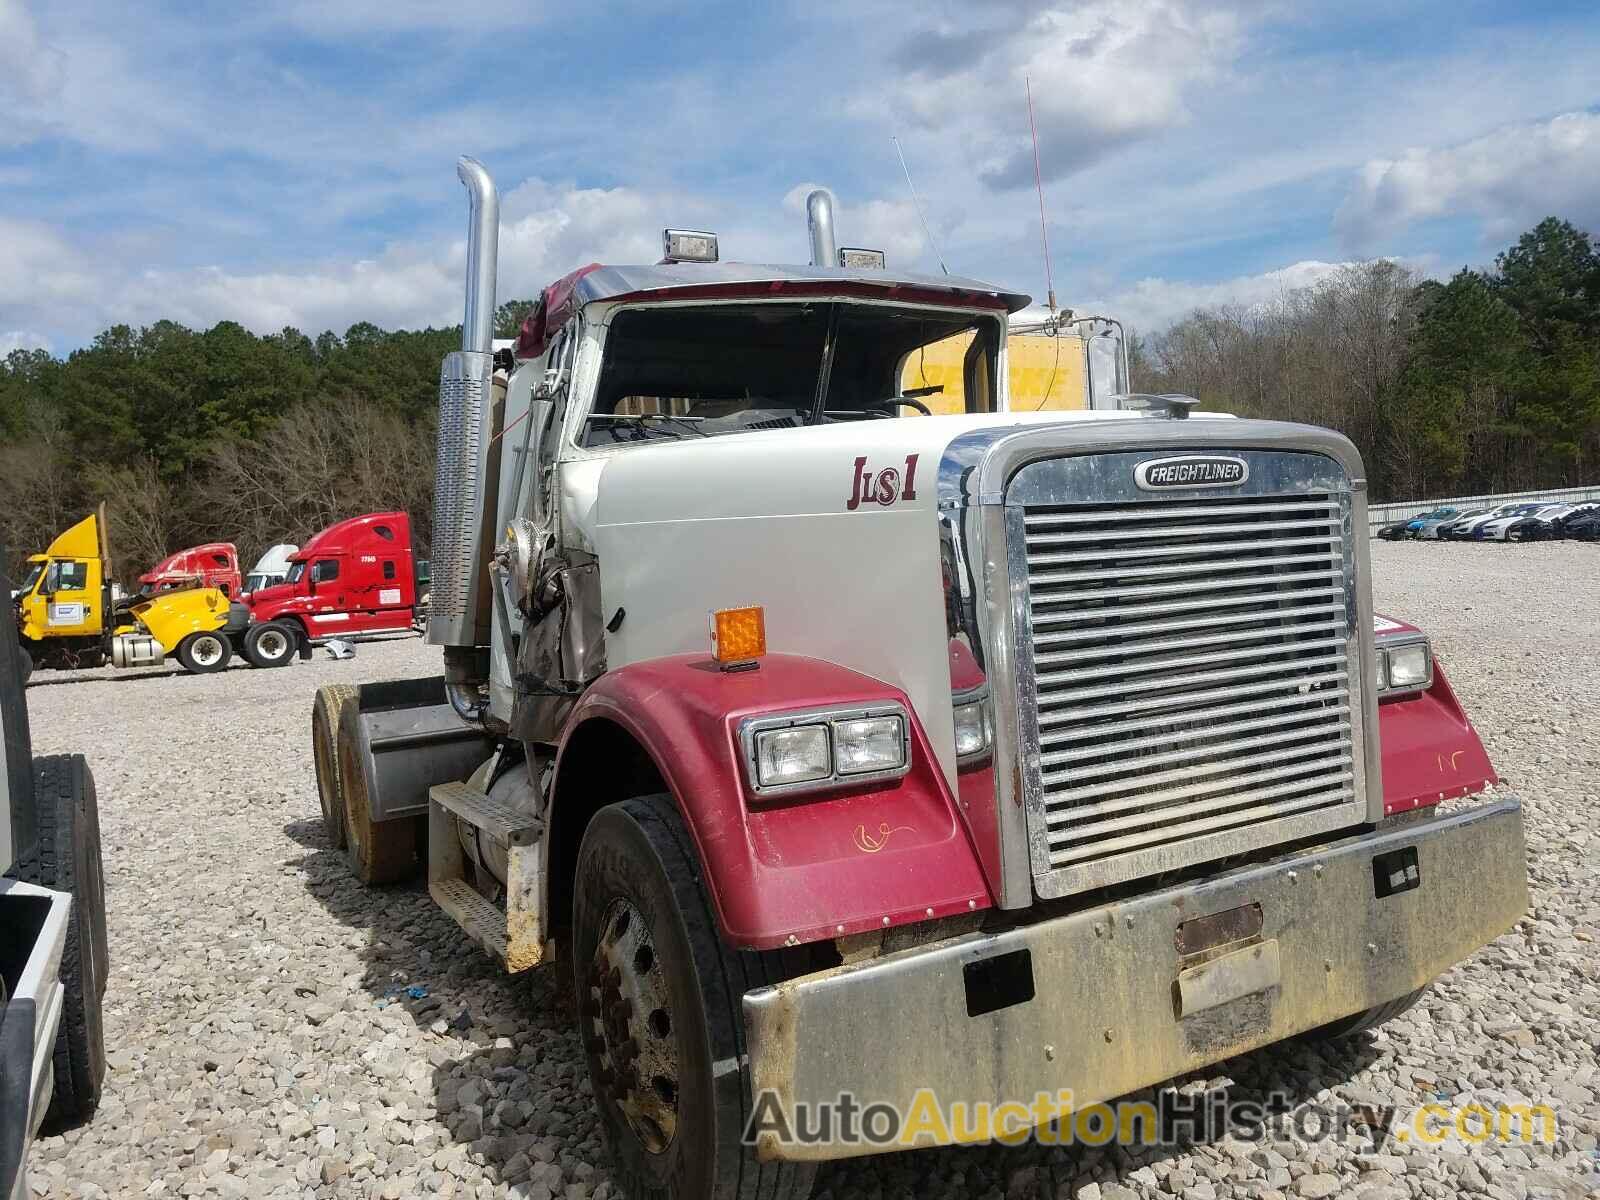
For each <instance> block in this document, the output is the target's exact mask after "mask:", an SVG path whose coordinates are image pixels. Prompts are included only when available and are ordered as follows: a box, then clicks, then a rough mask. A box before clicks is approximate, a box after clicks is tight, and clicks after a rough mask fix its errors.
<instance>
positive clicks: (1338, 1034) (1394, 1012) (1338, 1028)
mask: <svg viewBox="0 0 1600 1200" xmlns="http://www.w3.org/2000/svg"><path fill="white" fill-rule="evenodd" d="M1427 991H1428V985H1427V984H1423V985H1422V986H1421V987H1419V988H1418V989H1417V990H1416V991H1414V992H1407V993H1406V994H1405V995H1404V996H1397V997H1395V998H1394V999H1393V1000H1390V1001H1389V1002H1388V1003H1386V1004H1379V1005H1377V1006H1375V1007H1373V1008H1369V1009H1365V1010H1363V1011H1362V1012H1358V1013H1351V1014H1350V1015H1349V1016H1348V1017H1341V1018H1340V1019H1339V1020H1337V1021H1329V1022H1328V1023H1327V1024H1326V1025H1319V1026H1317V1027H1316V1028H1315V1029H1308V1030H1307V1031H1306V1032H1305V1033H1303V1034H1301V1035H1300V1036H1301V1037H1302V1038H1304V1039H1305V1040H1306V1041H1308V1042H1331V1041H1335V1040H1337V1039H1339V1038H1347V1037H1349V1036H1350V1035H1352V1034H1356V1033H1360V1032H1361V1031H1362V1030H1363V1029H1376V1028H1377V1027H1378V1026H1379V1025H1382V1024H1385V1023H1386V1022H1388V1021H1392V1020H1394V1019H1395V1018H1396V1017H1398V1016H1399V1015H1400V1014H1401V1013H1403V1012H1405V1011H1406V1010H1407V1009H1408V1008H1410V1007H1411V1006H1412V1005H1413V1004H1415V1003H1416V1002H1417V1001H1418V1000H1421V999H1422V997H1423V996H1424V995H1426V994H1427Z"/></svg>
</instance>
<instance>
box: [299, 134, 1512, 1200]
mask: <svg viewBox="0 0 1600 1200" xmlns="http://www.w3.org/2000/svg"><path fill="white" fill-rule="evenodd" d="M460 174H461V178H462V180H463V182H464V183H465V184H466V186H467V188H468V192H469V195H470V197H471V201H472V219H471V223H470V240H469V246H468V282H467V307H466V319H465V322H464V332H463V349H462V350H461V352H459V353H456V354H452V355H451V356H450V357H449V358H448V359H447V360H446V362H445V364H444V367H443V370H442V374H441V382H440V419H439V445H438V472H437V497H436V507H435V514H434V537H433V545H432V555H431V563H432V573H433V579H432V588H431V591H432V596H431V600H432V605H431V612H430V620H429V626H428V636H429V639H430V640H431V641H432V642H433V643H434V644H436V645H438V646H439V647H440V648H441V651H442V654H441V658H442V663H441V666H442V671H441V673H440V674H439V675H438V676H436V677H434V678H432V679H422V680H409V681H399V682H395V683H389V684H379V685H372V686H370V687H367V688H362V689H352V688H346V689H325V690H324V692H323V693H321V694H319V696H318V697H317V703H316V707H315V709H314V714H313V730H314V745H315V750H316V761H317V764H318V778H319V784H320V788H321V791H322V797H323V806H324V814H325V817H326V819H327V821H328V826H329V832H330V836H331V837H332V838H333V839H334V840H335V842H337V843H339V844H343V845H346V846H347V847H348V850H349V853H350V858H351V861H352V863H353V865H354V866H355V868H356V870H357V871H358V873H359V874H360V875H361V877H362V878H363V879H365V880H367V881H369V882H381V881H384V880H389V879H394V878H399V877H402V876H404V875H406V874H409V873H412V872H420V871H424V870H425V871H426V873H427V877H428V886H429V890H430V892H431V894H432V895H433V897H434V898H435V900H436V901H437V902H438V903H439V905H440V906H441V907H443V908H444V909H445V910H446V911H447V912H449V913H450V914H451V915H452V916H453V917H454V918H455V919H456V921H457V922H459V924H460V925H461V927H462V929H463V931H464V933H465V934H466V935H467V936H471V937H473V938H475V939H476V940H477V941H479V942H480V943H481V944H482V945H483V946H484V947H485V948H486V950H487V951H488V952H489V953H491V954H492V955H494V956H495V957H496V958H497V959H499V960H500V961H501V962H503V963H504V964H505V966H506V967H507V969H509V970H512V971H518V970H525V969H528V968H531V967H534V966H536V965H538V964H542V963H553V966H552V967H551V968H550V969H556V970H564V971H569V972H571V976H572V979H573V983H574V986H575V988H576V996H577V1020H578V1024H579V1032H580V1034H581V1036H582V1038H583V1042H584V1046H585V1051H586V1054H587V1058H588V1065H589V1074H590V1080H591V1083H592V1085H593V1090H594V1095H595V1102H596V1104H597V1106H598V1108H599V1111H600V1115H601V1118H602V1124H603V1127H604V1129H605V1131H606V1134H607V1137H608V1140H609V1142H610V1145H611V1148H612V1151H613V1154H614V1157H615V1166H614V1170H615V1172H616V1174H617V1176H618V1177H619V1179H620V1181H621V1182H623V1184H624V1186H625V1190H627V1191H628V1192H629V1193H630V1194H633V1195H646V1194H648V1195H657V1194H664V1195H670V1196H673V1197H681V1198H683V1200H689V1198H691V1197H693V1198H695V1200H700V1198H702V1197H707V1196H710V1197H717V1198H731V1197H778V1196H800V1195H804V1194H805V1193H806V1192H807V1191H808V1190H809V1187H810V1180H811V1177H812V1173H813V1170H814V1165H815V1163H816V1162H817V1161H818V1160H823V1159H828V1158H837V1157H842V1156H849V1155H856V1154H869V1153H878V1152H882V1151H885V1150H891V1149H901V1148H905V1147H907V1146H911V1145H927V1144H936V1143H939V1142H942V1141H948V1140H953V1138H954V1135H953V1134H952V1133H951V1131H950V1126H949V1125H948V1124H946V1125H943V1126H940V1125H937V1124H935V1125H933V1126H931V1127H930V1126H927V1125H924V1126H922V1127H921V1131H920V1132H918V1133H917V1134H916V1135H915V1136H910V1135H908V1136H905V1137H902V1138H899V1139H898V1140H896V1139H893V1138H891V1139H889V1140H888V1141H887V1142H885V1141H884V1140H883V1139H881V1138H880V1139H876V1140H875V1139H874V1138H872V1137H864V1136H862V1135H861V1133H860V1130H859V1127H856V1128H855V1129H854V1131H853V1132H852V1131H851V1130H850V1129H848V1128H847V1124H848V1123H847V1122H844V1121H842V1120H835V1121H833V1122H831V1123H828V1124H826V1127H825V1129H824V1131H823V1132H822V1133H820V1134H819V1133H816V1130H817V1129H818V1128H819V1124H818V1122H817V1120H816V1114H817V1113H819V1112H820V1111H821V1109H822V1108H824V1107H826V1106H838V1105H839V1104H840V1101H841V1098H847V1101H848V1103H849V1104H850V1105H853V1106H854V1111H855V1112H856V1113H860V1112H861V1111H862V1110H863V1109H864V1108H866V1107H868V1106H874V1105H876V1106H882V1111H887V1112H892V1113H896V1114H900V1115H901V1118H903V1119H905V1120H909V1117H908V1116H907V1115H906V1114H908V1113H910V1112H911V1111H912V1109H913V1106H914V1105H915V1104H916V1103H917V1101H918V1098H919V1097H920V1096H932V1097H934V1098H935V1099H936V1102H937V1104H938V1105H939V1106H941V1111H943V1112H946V1113H948V1112H949V1111H950V1106H952V1105H954V1104H957V1103H960V1104H963V1105H965V1106H967V1107H966V1111H967V1112H969V1113H971V1112H973V1111H977V1110H978V1109H983V1111H989V1112H995V1111H1000V1110H1001V1109H1002V1108H1004V1109H1005V1111H1010V1112H1015V1111H1016V1109H1015V1106H1017V1105H1020V1106H1022V1108H1023V1109H1024V1110H1026V1111H1029V1112H1035V1111H1037V1110H1035V1109H1033V1108H1031V1106H1032V1104H1033V1103H1034V1101H1035V1100H1036V1098H1038V1097H1040V1096H1046V1097H1058V1096H1060V1095H1062V1094H1063V1093H1067V1094H1069V1095H1070V1096H1071V1098H1072V1103H1073V1104H1074V1105H1076V1106H1083V1105H1087V1104H1089V1103H1092V1102H1095V1101H1100V1100H1107V1099H1112V1098H1115V1097H1118V1096H1121V1095H1124V1094H1126V1093H1128V1092H1130V1091H1132V1090H1135V1089H1138V1088H1141V1087H1146V1086H1149V1085H1152V1084H1156V1083H1159V1082H1160V1081H1162V1080H1165V1079H1168V1078H1171V1077H1172V1076H1174V1075H1178V1074H1181V1073H1184V1072H1189V1071H1193V1070H1196V1069H1199V1068H1202V1067H1204V1066H1205V1065H1207V1064H1210V1063H1215V1062H1218V1061H1220V1060H1222V1059H1225V1058H1228V1057H1231V1056H1233V1055H1236V1054H1239V1053H1243V1052H1246V1051H1249V1050H1253V1049H1255V1048H1257V1047H1260V1046H1264V1045H1267V1044H1269V1043H1272V1042H1277V1041H1280V1040H1282V1039H1284V1038H1288V1037H1293V1036H1310V1037H1319V1038H1332V1037H1338V1036H1343V1035H1345V1034H1348V1033H1350V1032H1352V1031H1353V1030H1356V1029H1359V1028H1363V1027H1366V1026H1368V1025H1371V1024H1375V1023H1378V1022H1381V1021H1383V1020H1386V1019H1389V1018H1390V1017H1392V1016H1394V1015H1395V1014H1397V1013H1398V1012H1400V1011H1402V1010H1403V1009H1404V1008H1405V1007H1407V1006H1408V1005H1410V1004H1412V1003H1414V1002H1415V1001H1416V1000H1417V999H1418V998H1419V997H1420V996H1421V995H1422V994H1423V992H1424V990H1425V989H1426V987H1427V985H1428V983H1429V981H1430V980H1431V979H1433V978H1434V977H1435V976H1436V975H1438V974H1439V973H1440V972H1442V971H1445V970H1447V969H1448V968H1449V967H1450V966H1451V965H1452V964H1454V963H1456V962H1458V961H1459V960H1461V959H1462V958H1464V957H1466V956H1467V955H1469V954H1471V953H1473V952H1474V951H1475V950H1477V949H1478V948H1479V947H1480V946H1482V945H1483V944H1484V943H1485V942H1487V941H1489V940H1490V939H1491V938H1493V937H1495V936H1496V935H1498V934H1500V933H1502V932H1504V931H1505V930H1506V929H1507V928H1509V927H1510V926H1511V925H1512V924H1513V923H1514V922H1515V921H1516V920H1517V919H1518V918H1519V917H1520V916H1521V914H1522V913H1523V911H1524V910H1525V908H1526V906H1527V900H1528V897H1527V883H1526V875H1525V866H1524V851H1523V833H1522V815H1521V810H1520V807H1519V806H1518V804H1517V802H1516V801H1515V800H1513V799H1509V798H1506V797H1504V796H1501V797H1498V798H1494V799H1490V800H1486V801H1485V802H1483V803H1480V804H1478V805H1476V806H1472V807H1468V808H1466V809H1464V810H1462V811H1456V812H1452V813H1451V814H1449V815H1447V816H1436V815H1434V814H1435V813H1436V812H1437V805H1438V803H1439V801H1441V800H1442V799H1444V798H1446V797H1458V796H1462V795H1465V794H1476V793H1478V792H1481V791H1483V790H1485V789H1486V788H1488V787H1489V786H1490V785H1491V784H1493V783H1495V782H1496V779H1495V775H1494V771H1493V768H1492V767H1491V766H1490V764H1489V762H1488V759H1487V757H1486V756H1485V754H1484V752H1483V748H1482V746H1481V744H1480V743H1479V740H1478V738H1477V735H1476V734H1475V733H1474V732H1473V729H1472V726H1471V723H1470V722H1469V721H1468V720H1467V719H1466V717H1465V715H1464V714H1463V712H1462V710H1461V707H1460V705H1459V704H1458V703H1457V701H1456V699H1455V697H1454V695H1453V693H1452V692H1451V690H1450V686H1449V684H1448V682H1447V681H1446V678H1445V674H1444V670H1443V667H1442V666H1441V665H1440V664H1439V663H1438V662H1437V661H1435V660H1434V658H1433V656H1432V653H1431V650H1430V648H1429V646H1428V644H1427V641H1426V638H1425V637H1424V636H1423V635H1422V633H1421V632H1420V631H1418V630H1416V629H1414V628H1413V627H1410V626H1406V625H1404V624H1403V623H1400V622H1394V621H1389V620H1387V619H1383V618H1380V617H1378V616H1377V615H1376V614H1375V613H1374V612H1373V609H1372V580H1371V567H1370V563H1369V559H1368V546H1367V533H1366V531H1367V520H1366V503H1367V501H1366V477H1365V472H1364V469H1363V467H1362V463H1361V459H1360V456H1359V455H1358V454H1357V452H1356V450H1355V448H1354V447H1353V446H1352V445H1351V443H1350V442H1349V441H1348V440H1346V439H1345V438H1344V437H1342V436H1340V435H1339V434H1336V433H1333V432H1331V431H1329V430H1326V429H1319V428H1312V427H1308V426H1303V425H1293V424H1281V423H1272V422H1262V421H1249V420H1239V419H1234V418H1232V417H1229V416H1227V415H1224V414H1213V413H1202V412H1198V411H1193V410H1194V407H1195V405H1194V402H1193V401H1191V400H1188V399H1187V398H1184V397H1173V396H1139V395H1131V394H1126V393H1123V394H1115V395H1094V396H1092V397H1091V398H1090V400H1091V402H1090V403H1089V405H1088V406H1087V407H1085V408H1084V409H1083V410H1081V411H1070V412H1062V411H1043V412H1022V411H1017V409H1018V408H1020V407H1022V406H1021V405H1015V406H1014V405H1013V404H1012V397H1011V395H1010V392H1009V373H1008V369H1007V362H1008V360H1007V345H1008V323H1009V320H1010V318H1011V316H1012V314H1014V313H1016V312H1018V311H1020V310H1022V309H1023V307H1024V305H1025V304H1026V302H1027V298H1026V297H1024V296H1022V295H1020V294H1018V293H1016V292H1013V291H1010V290H1007V289H1005V288H1000V287H996V286H993V285H990V284H986V283H982V282H979V281H976V280H970V279H961V278H956V277H951V276H937V277H925V276H916V275H907V274H896V273H893V272H891V271H890V270H888V269H886V267H885V266H884V265H883V263H882V258H881V256H879V255H875V254H872V253H871V252H861V251H850V250H845V251H840V250H839V249H838V248H837V247H836V246H835V244H834V235H833V212H832V206H831V201H830V199H829V198H828V196H827V195H826V193H815V194H813V196H812V197H811V198H810V200H809V202H808V215H809V224H810V233H811V240H812V256H811V258H812V261H811V262H810V263H809V264H808V265H804V266H757V265H747V264H741V263H732V262H724V261H721V258H720V255H719V247H718V245H717V239H716V238H715V236H714V235H712V234H709V233H703V232H698V231H683V230H668V231H667V232H666V234H665V236H664V242H663V249H664V253H663V261H662V262H660V263H657V264H653V265H645V266H602V265H591V266H588V267H585V268H583V269H581V270H578V271H575V272H574V273H572V274H571V275H568V276H567V277H565V278H564V279H561V280H560V281H558V282H556V283H555V284H553V285H551V286H550V287H549V288H547V289H545V291H544V292H543V294H542V296H541V297H540V299H539V302H538V304H537V306H536V307H535V309H534V311H533V312H532V314H531V315H530V317H529V318H528V321H527V324H526V325H525V326H524V328H523V330H522V334H521V336H520V337H519V338H518V340H517V342H516V345H515V346H514V347H513V348H511V349H510V350H509V351H501V352H496V351H494V349H493V347H492V343H491V341H490V334H491V318H492V315H493V313H494V308H495V288H494V279H495V246H496V236H497V225H498V219H497V211H498V210H497V199H496V193H495V189H494V185H493V183H492V181H491V180H490V179H489V176H488V173H487V172H486V171H485V170H484V169H483V168H482V166H481V165H479V164H477V163H475V162H473V161H472V160H463V162H462V164H461V166H460ZM952 338H960V339H965V345H966V349H965V350H964V352H963V355H962V359H961V372H962V374H961V389H960V393H961V403H960V407H959V410H958V411H956V412H952V413H949V414H946V415H940V414H936V413H932V412H931V411H930V410H931V409H932V408H933V407H934V405H935V402H938V398H939V396H940V395H941V393H938V392H930V391H928V390H927V389H924V388H912V387H908V386H907V384H906V380H907V378H908V374H909V371H908V364H914V363H915V361H916V358H917V356H918V354H919V352H920V351H922V350H923V349H924V348H925V347H928V346H932V345H936V344H939V343H948V341H949V339H952ZM1046 398H1048V396H1046ZM974 1106H977V1108H976V1109H975V1107H974ZM983 1106H987V1108H986V1109H985V1108H983ZM1006 1106H1009V1107H1006ZM807 1113H809V1114H811V1116H810V1117H806V1118H805V1119H801V1118H802V1117H804V1116H805V1114H807ZM836 1115H840V1114H836ZM899 1128H901V1129H906V1128H908V1126H906V1125H901V1126H899ZM941 1128H942V1129H943V1130H944V1132H943V1133H941V1132H940V1129H941ZM996 1132H997V1133H998V1132H1002V1131H1001V1130H999V1129H998V1128H997V1129H996ZM1004 1132H1008V1133H1013V1132H1014V1131H1013V1130H1010V1129H1009V1128H1008V1129H1006V1130H1004Z"/></svg>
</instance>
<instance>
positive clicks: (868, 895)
mask: <svg viewBox="0 0 1600 1200" xmlns="http://www.w3.org/2000/svg"><path fill="white" fill-rule="evenodd" d="M886 700H897V701H899V702H900V703H901V704H903V705H905V708H906V711H907V712H908V713H909V714H910V716H911V770H910V772H909V773H908V774H907V775H906V776H905V777H904V778H903V779H900V780H897V781H895V782H893V783H889V784H881V783H879V784H871V785H866V786H863V787H859V788H855V789H852V790H850V791H843V792H824V793H818V794H813V795H800V796H793V797H784V798H783V799H779V800H760V799H757V798H756V797H755V795H754V794H753V793H752V792H751V790H750V789H749V787H748V784H747V782H746V776H745V770H744V766H743V763H742V752H741V751H740V749H739V744H738V728H739V722H740V721H741V720H743V719H744V718H745V717H750V716H758V715H763V714H768V713H781V712H787V711H793V710H798V709H808V708H823V707H832V706H844V705H857V704H860V705H869V704H881V703H883V702H884V701H886ZM594 719H603V720H607V721H610V722H612V723H614V724H616V725H618V726H621V727H622V728H623V729H626V730H627V731H628V732H629V733H630V734H631V735H632V736H633V737H634V738H635V739H636V740H637V741H638V742H639V744H640V745H642V746H643V747H644V749H645V750H646V752H647V753H648V754H649V755H650V757H651V758H652V759H653V760H654V762H655V764H656V766H657V768H658V769H659V770H660V772H661V775H662V777H663V778H664V779H665V780H666V782H667V786H668V787H669V788H670V789H671V791H672V794H673V796H674V797H675V798H676V799H677V802H678V805H679V808H680V810H681V811H682V813H683V817H684V821H685V823H686V824H687V825H688V827H689V831H690V833H691V835H692V836H693V838H694V841H695V846H696V847H697V849H698V850H699V852H700V861H701V863H702V864H704V867H705V873H706V882H707V886H708V888H709V890H710V893H711V898H712V902H713V904H714V905H715V908H716V911H717V915H718V917H719V919H720V920H721V922H722V928H723V931H724V933H725V934H726V935H727V937H728V939H729V941H731V942H732V943H733V944H734V945H736V946H741V947H749V948H754V949H761V950H765V949H772V948H775V947H778V946H782V945H786V944H788V945H793V944H796V943H803V942H813V941H818V940H822V939H825V938H834V937H839V936H842V935H845V934H852V933H861V932H865V931H867V930H872V929H883V928H885V927H887V926H893V925H901V924H907V923H910V922H914V921H923V920H927V919H929V918H930V917H942V916H947V915H950V914H952V913H959V912H969V911H973V910H977V909H983V908H988V907H990V906H991V904H992V903H993V901H992V899H991V897H990V895H989V890H988V887H987V885H986V884H985V882H984V879H983V873H982V871H981V869H980V868H979V865H978V860H977V857H976V855H975V854H974V852H973V848H972V845H971V843H970V841H969V840H968V838H967V834H966V827H965V824H964V823H963V822H962V821H960V820H958V819H957V814H956V810H955V803H954V800H953V798H952V797H951V795H950V792H949V789H948V788H947V786H946V784H945V780H944V775H943V772H941V771H940V769H939V766H938V763H937V762H936V761H935V760H934V757H933V752H932V750H931V749H930V748H929V746H928V742H927V739H926V737H924V736H923V732H922V728H921V725H920V724H919V723H918V721H917V717H916V714H915V713H914V712H912V710H911V705H910V703H909V701H908V700H907V699H906V696H905V694H904V693H903V692H901V691H900V689H898V688H896V687H892V686H890V685H889V684H886V683H884V682H882V681H881V680H877V679H873V678H871V677H869V676H866V675H862V674H859V673H858V672H855V671H851V670H848V669H846V668H844V667H840V666H837V665H835V664H833V663H827V662H821V661H819V660H817V659H812V658H802V657H800V656H797V655H789V654H771V655H768V656H766V657H765V658H763V659H761V660H760V666H759V667H758V668H757V669H756V670H751V671H734V672H727V671H722V670H720V669H718V667H717V665H716V664H715V663H714V662H712V661H711V660H710V659H708V658H705V657H703V656H698V655H679V656H675V657H671V658H663V659H655V660H652V661H649V662H642V663H634V664H631V665H629V666H626V667H622V668H620V669H618V670H615V671H610V672H607V673H606V674H605V675H604V676H602V677H601V678H600V679H599V680H598V681H597V682H596V683H595V684H594V685H593V686H592V687H590V688H589V690H588V691H587V692H585V693H584V696H583V699H582V700H581V701H580V702H579V703H578V706H577V708H576V709H575V710H574V711H573V713H572V716H571V717H570V719H569V720H568V722H567V725H566V729H565V732H564V736H563V738H562V747H561V751H560V754H559V755H558V757H557V762H556V775H557V779H558V780H563V771H562V768H563V766H564V765H565V763H564V760H565V757H566V750H567V747H568V746H570V745H572V744H573V734H574V733H575V732H576V731H577V730H578V729H579V728H580V727H581V726H582V725H583V724H584V723H585V722H587V721H590V720H594ZM563 786H564V785H563Z"/></svg>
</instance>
